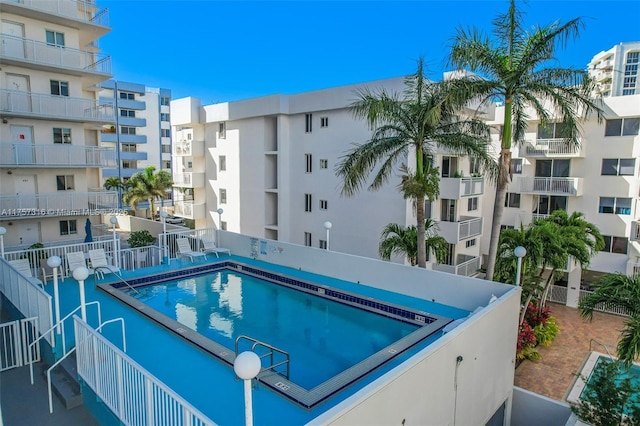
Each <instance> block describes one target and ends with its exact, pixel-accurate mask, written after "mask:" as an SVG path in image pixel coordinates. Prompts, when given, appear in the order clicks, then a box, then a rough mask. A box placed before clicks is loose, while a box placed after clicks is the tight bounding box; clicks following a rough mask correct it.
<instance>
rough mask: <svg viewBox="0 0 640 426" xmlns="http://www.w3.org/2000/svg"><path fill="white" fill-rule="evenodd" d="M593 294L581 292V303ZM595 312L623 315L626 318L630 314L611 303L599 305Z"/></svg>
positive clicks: (585, 291)
mask: <svg viewBox="0 0 640 426" xmlns="http://www.w3.org/2000/svg"><path fill="white" fill-rule="evenodd" d="M590 294H593V292H592V291H587V290H580V296H579V297H580V299H579V300H580V302H582V300H583V299H584V298H585V297H587V296H588V295H590ZM594 310H596V311H600V312H605V313H608V314H615V315H622V316H625V317H628V316H629V313H628V312H627V310H626V309H623V308H621V307H618V306H615V305H613V304H611V303H604V302H603V303H598V304H597V305H596V306H595V308H594Z"/></svg>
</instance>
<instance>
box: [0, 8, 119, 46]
mask: <svg viewBox="0 0 640 426" xmlns="http://www.w3.org/2000/svg"><path fill="white" fill-rule="evenodd" d="M0 4H1V5H2V11H3V12H4V13H15V14H17V15H20V16H28V17H31V18H34V19H38V20H43V21H48V22H57V23H60V24H63V25H67V26H71V27H78V26H79V27H80V28H79V29H81V30H86V29H90V30H92V31H94V32H97V34H96V37H101V36H103V35H104V34H106V33H107V32H108V31H109V28H108V27H109V10H108V9H106V8H105V9H100V8H98V7H97V6H96V4H95V2H93V1H81V0H46V1H43V0H2V1H0ZM52 18H57V19H55V20H54V19H52ZM97 27H101V28H97Z"/></svg>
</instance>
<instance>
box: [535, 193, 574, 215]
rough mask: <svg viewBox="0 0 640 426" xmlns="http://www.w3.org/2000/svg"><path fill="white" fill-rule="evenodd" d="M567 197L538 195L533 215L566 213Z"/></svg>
mask: <svg viewBox="0 0 640 426" xmlns="http://www.w3.org/2000/svg"><path fill="white" fill-rule="evenodd" d="M567 199H568V198H567V197H565V196H561V195H551V196H549V195H540V196H539V198H538V206H537V207H536V209H535V211H534V213H537V214H551V213H553V212H554V211H556V210H563V211H565V212H566V211H567Z"/></svg>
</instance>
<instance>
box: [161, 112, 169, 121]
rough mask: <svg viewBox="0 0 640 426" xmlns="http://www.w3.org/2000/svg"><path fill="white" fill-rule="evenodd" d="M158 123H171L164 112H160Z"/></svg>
mask: <svg viewBox="0 0 640 426" xmlns="http://www.w3.org/2000/svg"><path fill="white" fill-rule="evenodd" d="M160 121H171V120H170V117H169V114H168V113H166V112H161V113H160Z"/></svg>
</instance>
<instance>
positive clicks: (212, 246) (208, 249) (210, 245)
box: [202, 239, 231, 257]
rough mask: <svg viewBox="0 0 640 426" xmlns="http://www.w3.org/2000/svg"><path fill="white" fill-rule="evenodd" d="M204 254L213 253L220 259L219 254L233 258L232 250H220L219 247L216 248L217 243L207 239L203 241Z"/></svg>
mask: <svg viewBox="0 0 640 426" xmlns="http://www.w3.org/2000/svg"><path fill="white" fill-rule="evenodd" d="M202 252H203V253H205V254H207V253H213V254H215V255H216V257H220V256H219V255H218V253H227V254H228V255H229V256H231V250H229V249H228V248H219V247H218V246H216V243H215V241H213V240H207V239H204V240H202Z"/></svg>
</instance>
